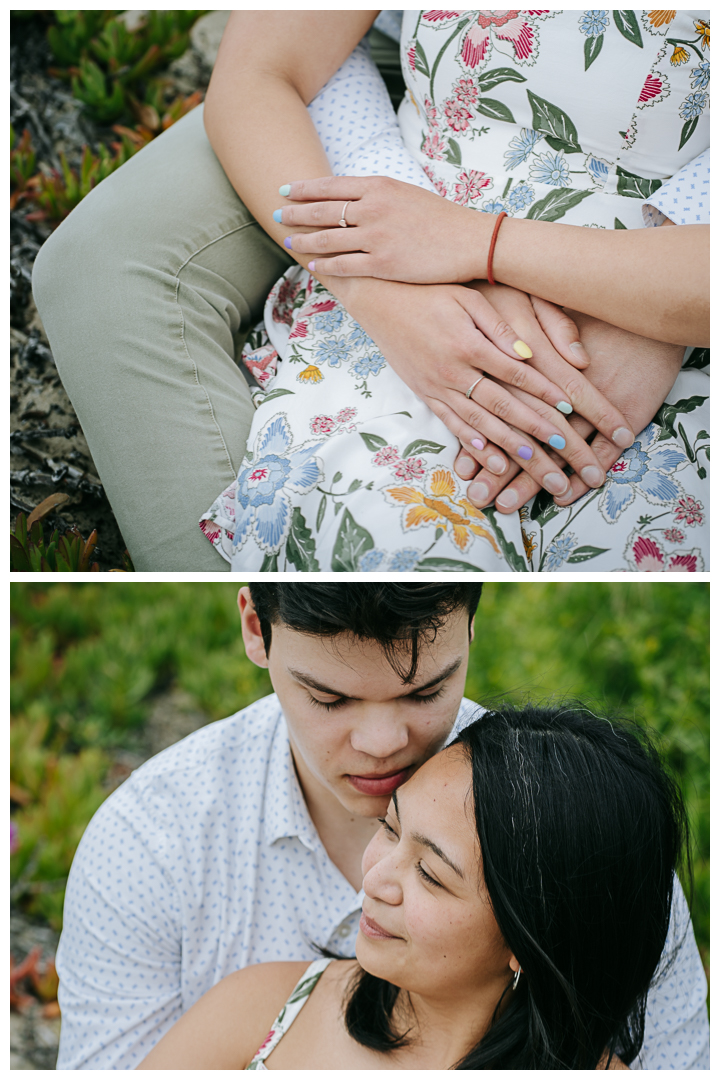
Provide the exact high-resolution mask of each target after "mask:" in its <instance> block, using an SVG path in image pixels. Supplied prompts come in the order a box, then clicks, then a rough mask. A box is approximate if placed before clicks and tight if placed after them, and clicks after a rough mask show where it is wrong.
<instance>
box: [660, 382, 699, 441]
mask: <svg viewBox="0 0 720 1080" xmlns="http://www.w3.org/2000/svg"><path fill="white" fill-rule="evenodd" d="M705 401H707V397H700V395H699V394H693V396H692V397H689V398H680V400H679V401H676V402H675V404H674V405H661V406H660V408H659V409H658V411H657V412H656V413H655V415H654V416H653V418H652V422H653V424H657V425H658V427H659V428H661V431H660V435H659V437H658V442H664V441H665V440H666V439H677V437H678V433H677V431H676V430H675V418H676V416H677V414H678V413H690V412H694V411H695V409H699V408H700V406H701V405H702V404H703V403H704V402H705Z"/></svg>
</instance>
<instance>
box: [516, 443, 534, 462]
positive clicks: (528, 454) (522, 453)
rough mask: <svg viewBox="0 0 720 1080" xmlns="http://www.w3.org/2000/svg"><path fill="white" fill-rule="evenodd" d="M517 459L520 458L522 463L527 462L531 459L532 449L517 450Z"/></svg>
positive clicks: (525, 447) (527, 447)
mask: <svg viewBox="0 0 720 1080" xmlns="http://www.w3.org/2000/svg"><path fill="white" fill-rule="evenodd" d="M518 457H521V458H522V459H523V461H529V460H530V458H531V457H532V447H530V446H521V447H520V449H519V450H518Z"/></svg>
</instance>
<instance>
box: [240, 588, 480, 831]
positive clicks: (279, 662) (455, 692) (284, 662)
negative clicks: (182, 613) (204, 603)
mask: <svg viewBox="0 0 720 1080" xmlns="http://www.w3.org/2000/svg"><path fill="white" fill-rule="evenodd" d="M255 620H256V621H257V616H255ZM245 623H246V616H245V614H244V617H243V629H244V634H245V641H246V646H247V647H248V655H251V649H250V647H249V642H248V635H247V632H246V627H245ZM255 644H256V645H257V643H255ZM468 652H469V635H468V615H467V611H466V610H465V609H464V608H461V609H458V610H457V611H456V612H453V613H452V614H451V615H450V616H449V618H448V619H447V621H446V623H445V624H444V626H443V627H442V628H441V629H440V630H439V631H438V633H437V636H436V637H435V640H434V641H432V642H430V643H429V644H426V645H421V647H420V655H419V662H418V667H417V672H416V674H415V677H414V679H413V681H412V683H410V684H407V685H406V684H405V683H403V681H402V679H401V677H400V676H399V675H397V674H396V673H395V672H394V671H393V670H392V668H391V667H390V665H389V664H388V662H387V660H386V659H385V657H384V655H383V651H382V648H381V647H380V645H378V644H377V642H373V641H359V640H358V639H357V638H355V637H352V636H351V635H349V634H342V635H338V636H337V637H332V638H326V637H313V636H311V635H308V634H301V633H298V632H296V631H294V630H290V629H289V628H288V627H287V626H285V625H283V624H279V625H274V626H273V628H272V643H271V648H270V655H269V658H266V657H265V652H264V649H262V657H263V658H264V659H265V663H264V664H263V666H265V664H267V667H268V670H269V673H270V678H271V680H272V684H273V687H274V689H275V692H276V693H277V695H278V698H279V699H280V703H281V705H282V708H283V713H284V714H285V718H286V720H287V724H288V729H289V733H290V743H291V746H292V750H293V755H294V758H295V763H296V767H297V771H298V774H299V777H300V781H301V783H302V785H303V789H304V790H305V795H306V798H307V799H308V801H310V799H311V798H319V799H321V800H322V801H326V799H327V793H331V794H332V795H334V796H335V798H336V799H337V800H338V801H339V802H340V803H341V804H342V806H343V807H345V809H346V810H348V811H349V812H350V813H351V814H357V815H359V816H361V817H367V818H374V817H378V816H379V815H382V814H383V813H384V812H385V809H386V808H387V804H388V800H389V798H390V795H391V793H392V792H393V791H394V790H395V788H397V787H399V786H400V784H403V783H405V781H406V780H407V779H409V777H410V776H411V775H412V774H413V773H414V772H415V771H416V770H417V769H418V768H419V767H420V766H421V765H422V764H423V762H424V761H427V760H428V758H430V757H431V756H432V755H433V754H435V753H437V752H438V751H439V750H440V749H441V748H442V746H443V744H444V742H445V740H446V739H447V737H448V735H449V733H450V730H451V729H452V726H453V723H454V721H455V717H456V715H457V711H458V708H459V705H460V700H461V698H462V694H463V688H464V686H465V675H466V672H467V664H468ZM251 658H252V659H254V660H255V662H256V663H257V662H262V660H261V659H259V657H258V655H257V654H256V655H251ZM403 659H404V660H407V659H408V658H407V657H403ZM407 666H409V664H408V665H407Z"/></svg>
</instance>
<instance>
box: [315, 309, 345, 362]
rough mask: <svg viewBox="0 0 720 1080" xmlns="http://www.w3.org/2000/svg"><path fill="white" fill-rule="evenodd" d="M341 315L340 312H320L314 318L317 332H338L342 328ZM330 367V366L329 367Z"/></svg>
mask: <svg viewBox="0 0 720 1080" xmlns="http://www.w3.org/2000/svg"><path fill="white" fill-rule="evenodd" d="M342 321H343V313H342V311H338V310H337V309H336V310H335V311H321V312H320V314H319V315H316V316H315V326H316V327H317V329H318V330H327V331H332V330H338V329H339V328H340V326H342ZM330 366H331V367H332V365H330Z"/></svg>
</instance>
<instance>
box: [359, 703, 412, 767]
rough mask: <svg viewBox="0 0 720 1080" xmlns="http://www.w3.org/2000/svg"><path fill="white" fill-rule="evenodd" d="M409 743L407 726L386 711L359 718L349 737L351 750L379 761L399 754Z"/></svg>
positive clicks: (367, 714) (390, 712)
mask: <svg viewBox="0 0 720 1080" xmlns="http://www.w3.org/2000/svg"><path fill="white" fill-rule="evenodd" d="M409 741H410V733H409V731H408V726H407V724H406V723H405V722H404V721H403V720H402V719H401V718H400V717H398V716H393V714H392V711H390V710H387V709H384V710H382V711H381V712H380V713H378V714H375V713H366V714H365V715H364V716H361V717H360V718H359V720H358V722H357V724H356V725H355V727H354V729H353V732H352V735H351V736H350V743H351V745H352V748H353V750H357V751H358V752H359V753H361V754H367V755H368V756H369V757H374V758H380V759H381V758H391V757H393V755H395V754H399V753H400V752H401V751H402V750H404V749H405V748H406V747H407V745H408V743H409ZM408 764H409V763H408Z"/></svg>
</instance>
